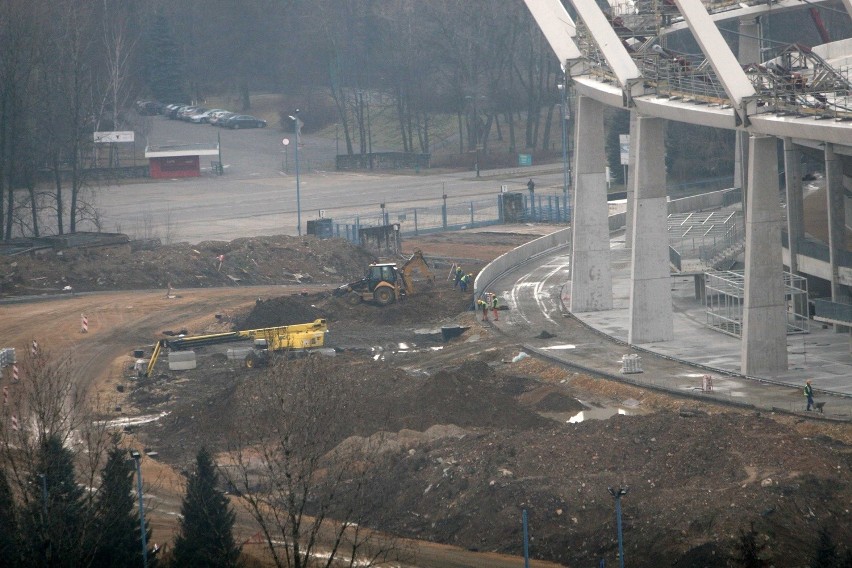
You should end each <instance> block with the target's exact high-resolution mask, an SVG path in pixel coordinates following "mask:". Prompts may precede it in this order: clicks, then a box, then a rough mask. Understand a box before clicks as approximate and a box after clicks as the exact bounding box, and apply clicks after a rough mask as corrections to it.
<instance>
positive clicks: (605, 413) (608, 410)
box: [566, 406, 630, 424]
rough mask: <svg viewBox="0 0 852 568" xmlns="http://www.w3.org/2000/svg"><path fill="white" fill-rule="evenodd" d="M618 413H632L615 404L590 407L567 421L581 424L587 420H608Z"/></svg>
mask: <svg viewBox="0 0 852 568" xmlns="http://www.w3.org/2000/svg"><path fill="white" fill-rule="evenodd" d="M617 414H624V415H629V414H630V413H629V412H628V411H627V410H625V409H623V408H618V407H614V406H605V407H603V408H590V409H588V410H581V411H580V412H578V413H577V414H575V415H574V416H572V417H571V418H569V419H568V420H566V422H567V423H568V424H579V423H580V422H583V421H585V420H608V419H610V418H612V417H613V416H615V415H617Z"/></svg>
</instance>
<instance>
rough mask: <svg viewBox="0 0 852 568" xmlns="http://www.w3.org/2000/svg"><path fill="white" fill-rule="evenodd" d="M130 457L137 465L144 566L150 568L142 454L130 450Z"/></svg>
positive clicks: (137, 488)
mask: <svg viewBox="0 0 852 568" xmlns="http://www.w3.org/2000/svg"><path fill="white" fill-rule="evenodd" d="M130 455H131V457H132V458H133V461H134V462H135V463H136V494H137V495H138V496H139V527H140V529H141V533H142V566H143V567H144V568H148V535H147V534H145V503H144V501H143V500H142V454H140V453H139V452H138V451H136V450H130Z"/></svg>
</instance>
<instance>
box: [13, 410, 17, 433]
mask: <svg viewBox="0 0 852 568" xmlns="http://www.w3.org/2000/svg"><path fill="white" fill-rule="evenodd" d="M17 429H18V417H17V416H15V415H14V414H13V415H12V430H17Z"/></svg>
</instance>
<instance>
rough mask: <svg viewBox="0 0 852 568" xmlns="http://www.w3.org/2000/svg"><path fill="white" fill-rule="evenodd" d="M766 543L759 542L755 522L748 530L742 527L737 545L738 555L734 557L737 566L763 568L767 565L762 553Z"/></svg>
mask: <svg viewBox="0 0 852 568" xmlns="http://www.w3.org/2000/svg"><path fill="white" fill-rule="evenodd" d="M764 548H766V545H763V544H759V543H758V542H757V531H756V530H754V523H752V524H751V528H750V529H749V530H748V532H746V531H744V530H742V529H740V540H739V543H738V546H737V553H738V555H737V556H735V557H734V558H733V560H734V562H735V563H736V565H737V566H742V567H743V568H763V566H765V565H766V563H765V562H764V560H763V558H761V554H762V553H763V549H764Z"/></svg>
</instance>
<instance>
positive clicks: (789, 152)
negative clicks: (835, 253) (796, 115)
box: [784, 138, 805, 274]
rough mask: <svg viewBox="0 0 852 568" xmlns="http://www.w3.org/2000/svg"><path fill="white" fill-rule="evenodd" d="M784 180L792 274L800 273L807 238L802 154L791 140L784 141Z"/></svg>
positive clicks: (788, 246)
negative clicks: (802, 245)
mask: <svg viewBox="0 0 852 568" xmlns="http://www.w3.org/2000/svg"><path fill="white" fill-rule="evenodd" d="M784 180H785V185H786V191H787V248H788V250H789V251H790V262H789V263H788V266H789V267H790V272H792V273H793V274H797V273H798V272H799V259H798V254H799V239H800V238H802V237H804V236H805V214H804V203H803V194H802V152H801V150H799V149H798V148H797V147H796V145H795V144H793V140H792V139H791V138H785V139H784Z"/></svg>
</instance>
